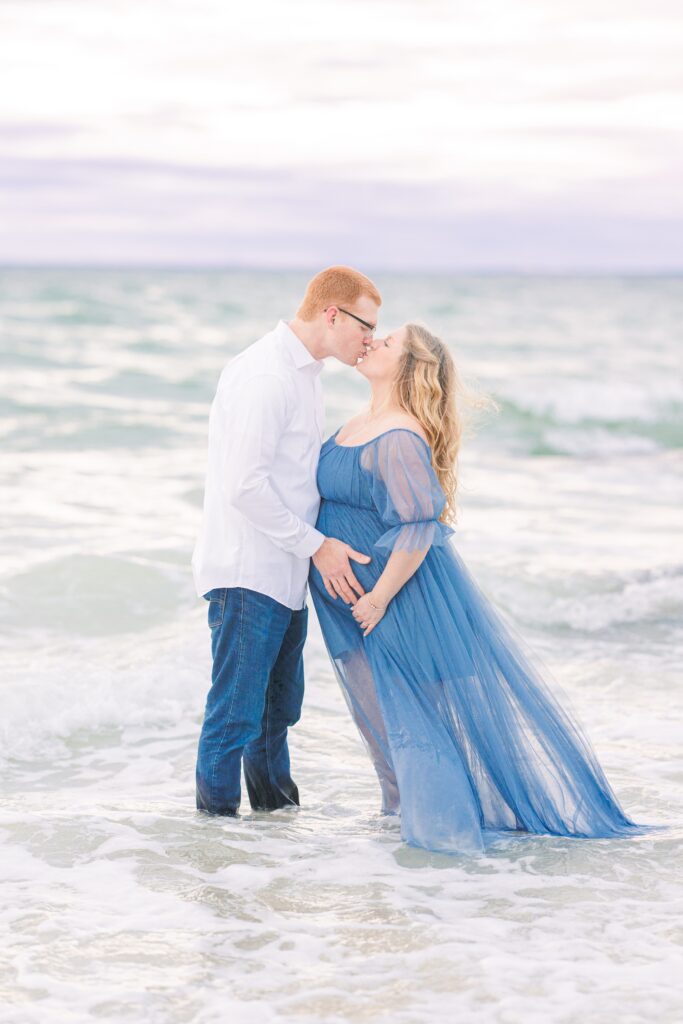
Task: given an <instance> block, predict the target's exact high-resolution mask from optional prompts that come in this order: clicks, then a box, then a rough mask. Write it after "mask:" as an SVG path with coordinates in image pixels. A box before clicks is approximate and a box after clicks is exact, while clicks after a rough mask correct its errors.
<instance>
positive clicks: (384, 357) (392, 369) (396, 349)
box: [356, 325, 408, 381]
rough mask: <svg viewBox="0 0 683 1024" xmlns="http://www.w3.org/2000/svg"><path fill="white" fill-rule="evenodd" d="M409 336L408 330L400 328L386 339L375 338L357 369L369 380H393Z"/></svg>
mask: <svg viewBox="0 0 683 1024" xmlns="http://www.w3.org/2000/svg"><path fill="white" fill-rule="evenodd" d="M407 336H408V329H407V327H405V325H404V326H403V327H398V328H397V329H396V330H395V331H391V333H390V334H387V336H386V337H385V338H374V339H373V341H372V344H371V346H370V348H369V349H368V351H367V352H366V354H365V355H364V356H363V358H362V359H361V360H360V362H358V363H357V364H356V369H357V370H358V372H359V373H362V374H363V376H364V377H367V378H368V380H371V381H373V380H376V381H384V380H387V381H389V380H393V379H394V378H395V377H396V375H397V373H398V367H399V363H400V361H401V355H402V354H403V346H404V345H405V342H406V338H407Z"/></svg>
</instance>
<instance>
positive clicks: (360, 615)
mask: <svg viewBox="0 0 683 1024" xmlns="http://www.w3.org/2000/svg"><path fill="white" fill-rule="evenodd" d="M386 610H387V606H386V605H385V604H381V603H380V601H379V599H378V598H377V597H375V596H374V595H373V592H372V591H370V593H369V594H364V595H363V597H359V598H358V600H357V601H356V603H355V605H354V606H353V608H352V610H351V614H352V615H353V617H354V619H355V620H356V622H357V623H358V625H359V626H360V627H361V629H362V630H363V636H367V635H368V633H372V631H373V629H374V628H375V626H376V625H377V623H378V622H379V621H380V619H381V618H382V616H383V615H384V613H385V611H386Z"/></svg>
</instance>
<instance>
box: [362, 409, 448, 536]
mask: <svg viewBox="0 0 683 1024" xmlns="http://www.w3.org/2000/svg"><path fill="white" fill-rule="evenodd" d="M361 465H362V466H363V468H364V469H366V470H367V471H368V472H369V473H370V474H371V491H372V498H373V502H374V504H375V506H376V508H377V511H378V512H379V515H380V517H381V519H382V522H383V523H384V524H385V525H386V527H387V530H386V532H385V533H383V534H382V535H381V537H379V539H378V540H377V541H376V542H375V544H374V547H376V548H380V549H381V550H385V551H390V552H391V551H423V550H424V549H425V548H430V547H432V546H439V545H443V544H445V543H446V542H447V540H448V538H449V537H451V536H452V535H453V533H454V532H455V531H454V530H452V529H451V528H450V527H449V526H447V525H446V524H445V523H442V522H440V520H439V516H440V515H441V513H442V511H443V508H444V505H445V504H446V498H445V496H444V493H443V491H442V489H441V485H440V484H439V479H438V477H437V475H436V473H435V472H434V468H433V466H432V460H431V452H430V449H429V445H428V444H427V443H426V441H423V440H422V438H421V437H420V436H419V435H418V434H416V433H414V431H412V430H401V429H399V430H392V431H390V432H388V433H387V434H384V435H383V436H381V437H380V438H379V439H378V440H377V442H376V443H375V444H371V445H368V446H367V447H366V448H365V450H364V451H363V454H362V456H361Z"/></svg>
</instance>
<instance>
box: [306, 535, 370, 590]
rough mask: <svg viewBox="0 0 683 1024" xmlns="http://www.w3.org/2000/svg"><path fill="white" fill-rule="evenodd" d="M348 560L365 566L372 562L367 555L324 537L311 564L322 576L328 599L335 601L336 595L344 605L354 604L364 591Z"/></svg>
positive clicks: (332, 538) (334, 539) (339, 541)
mask: <svg viewBox="0 0 683 1024" xmlns="http://www.w3.org/2000/svg"><path fill="white" fill-rule="evenodd" d="M350 558H352V559H353V560H354V562H361V563H362V565H367V564H368V562H370V561H372V559H371V558H370V556H369V555H363V554H362V553H361V552H360V551H354V549H353V548H352V547H350V546H349V545H348V544H345V543H344V542H343V541H342V540H337V539H336V538H335V537H326V538H325V540H324V541H323V543H322V544H321V546H320V547H319V548H318V550H317V551H316V553H315V554H314V555H313V564H314V566H315V567H316V569H317V570H318V572H319V573H320V575H321V576H322V578H323V583H324V584H325V589H326V591H327V593H328V594H329V595H330V597H333V598H334V599H335V601H336V600H337V595H339V597H341V598H342V600H344V601H345V602H346V604H355V603H356V601H357V600H358V598H359V597H362V596H363V594H364V593H365V591H364V590H363V588H362V587H361V585H360V583H359V582H358V580H357V579H356V577H355V576H354V574H353V569H352V568H351V562H350V561H349V559H350ZM354 591H355V592H356V593H354Z"/></svg>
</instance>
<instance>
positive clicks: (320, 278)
mask: <svg viewBox="0 0 683 1024" xmlns="http://www.w3.org/2000/svg"><path fill="white" fill-rule="evenodd" d="M381 305H382V299H381V296H380V294H379V292H378V291H377V288H376V287H375V286H374V284H373V283H372V281H371V280H370V278H369V277H366V276H365V275H364V274H361V273H360V272H359V271H358V270H353V269H352V268H351V267H328V268H327V270H321V271H320V273H319V274H316V275H315V277H314V278H313V279H312V280H311V281H309V282H308V287H307V288H306V294H305V295H304V298H303V302H302V303H301V305H300V307H299V309H298V310H297V314H296V316H297V321H298V322H299V323H301V322H303V324H304V325H305V326H306V328H307V332H306V333H309V332H310V335H314V336H315V341H316V348H317V349H318V352H317V355H318V358H324V357H325V356H334V357H335V358H336V359H339V360H340V362H342V363H346V364H347V365H349V366H354V365H355V364H356V362H357V361H358V359H359V358H360V356H362V355H363V354H364V353H365V351H366V347H367V346H368V345H369V344H370V343H371V341H372V335H373V332H374V329H375V326H376V325H377V314H378V312H379V307H380V306H381Z"/></svg>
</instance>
